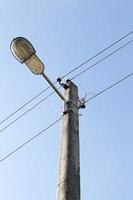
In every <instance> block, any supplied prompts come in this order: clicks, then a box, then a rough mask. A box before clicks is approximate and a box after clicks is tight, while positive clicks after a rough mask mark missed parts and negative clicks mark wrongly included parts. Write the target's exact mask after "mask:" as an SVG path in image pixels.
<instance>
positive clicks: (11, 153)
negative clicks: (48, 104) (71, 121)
mask: <svg viewBox="0 0 133 200" xmlns="http://www.w3.org/2000/svg"><path fill="white" fill-rule="evenodd" d="M131 76H133V72H132V73H130V74H128V75H127V76H125V77H123V78H121V79H120V80H118V81H117V82H115V83H113V84H112V85H110V86H108V87H106V88H105V89H104V90H102V91H100V92H99V93H97V94H96V95H94V96H92V97H91V98H89V99H87V100H86V101H85V103H87V102H89V101H92V100H93V99H94V98H96V97H97V96H99V95H101V94H102V93H104V92H105V91H107V90H109V89H111V88H113V87H115V86H116V85H118V84H119V83H121V82H123V81H124V80H126V79H128V78H129V77H131ZM61 119H62V117H60V118H58V119H57V120H56V121H54V122H53V123H52V124H50V125H49V126H47V127H46V128H45V129H43V130H42V131H40V132H39V133H37V134H36V135H34V136H33V137H32V138H31V139H29V140H27V141H26V142H25V143H23V144H22V145H20V146H19V147H17V148H16V149H15V150H13V151H11V152H10V153H9V154H7V155H6V156H4V157H3V158H2V159H0V163H1V162H3V161H4V160H6V159H7V158H9V157H10V156H12V155H13V154H15V153H16V152H17V151H18V150H20V149H21V148H22V147H24V146H25V145H27V144H28V143H30V142H31V141H32V140H34V139H35V138H37V137H38V136H40V135H41V134H42V133H44V132H45V131H46V130H48V129H49V128H51V127H52V126H54V125H55V124H56V123H58V122H59V121H60V120H61Z"/></svg>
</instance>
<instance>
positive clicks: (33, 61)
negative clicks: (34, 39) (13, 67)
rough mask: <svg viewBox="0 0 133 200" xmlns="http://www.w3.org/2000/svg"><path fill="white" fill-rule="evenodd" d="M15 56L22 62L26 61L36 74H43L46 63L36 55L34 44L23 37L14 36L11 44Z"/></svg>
mask: <svg viewBox="0 0 133 200" xmlns="http://www.w3.org/2000/svg"><path fill="white" fill-rule="evenodd" d="M10 49H11V52H12V54H13V56H14V57H15V58H16V59H17V60H18V61H19V62H20V63H25V64H26V65H27V66H28V68H29V69H30V70H31V71H32V72H33V73H34V74H36V75H39V74H42V73H43V71H44V64H43V63H42V62H41V60H40V59H39V58H38V57H37V55H36V50H35V49H34V47H33V45H32V44H31V43H30V42H29V41H28V40H27V39H26V38H23V37H17V38H14V39H13V41H12V42H11V45H10Z"/></svg>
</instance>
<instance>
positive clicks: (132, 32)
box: [62, 31, 133, 79]
mask: <svg viewBox="0 0 133 200" xmlns="http://www.w3.org/2000/svg"><path fill="white" fill-rule="evenodd" d="M131 34H133V31H131V32H129V33H128V34H126V35H124V36H123V37H121V38H120V39H119V40H117V41H115V42H114V43H112V44H111V45H109V46H108V47H106V48H105V49H103V50H102V51H100V52H99V53H97V54H95V55H94V56H92V57H91V58H89V59H88V60H86V61H85V62H83V63H81V64H80V65H79V66H77V67H75V68H74V69H72V70H71V71H69V72H68V73H66V74H65V75H64V76H62V79H63V78H65V77H66V76H68V75H69V74H71V73H72V72H74V71H75V70H77V69H79V68H80V67H82V66H83V65H85V64H87V63H88V62H90V61H91V60H93V59H94V58H96V57H97V56H99V55H101V54H102V53H104V52H105V51H107V50H108V49H110V48H111V47H113V46H114V45H116V44H117V43H119V42H120V41H122V40H123V39H125V38H126V37H128V36H129V35H131Z"/></svg>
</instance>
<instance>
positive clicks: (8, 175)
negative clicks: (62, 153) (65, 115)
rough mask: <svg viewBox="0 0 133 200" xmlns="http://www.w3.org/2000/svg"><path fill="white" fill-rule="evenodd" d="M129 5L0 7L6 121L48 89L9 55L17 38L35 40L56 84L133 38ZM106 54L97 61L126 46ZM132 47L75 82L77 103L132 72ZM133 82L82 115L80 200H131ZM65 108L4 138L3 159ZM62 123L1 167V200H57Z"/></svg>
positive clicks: (46, 112)
mask: <svg viewBox="0 0 133 200" xmlns="http://www.w3.org/2000/svg"><path fill="white" fill-rule="evenodd" d="M132 7H133V2H132V1H131V0H126V1H125V0H122V1H120V0H118V1H115V0H112V1H105V0H101V1H98V0H93V1H92V0H90V1H89V0H83V1H81V0H73V1H70V0H62V1H61V0H57V1H51V0H49V1H48V0H38V1H36V0H35V1H32V0H29V1H26V0H23V2H21V1H17V0H12V1H7V0H5V1H3V0H1V4H0V24H1V32H0V55H1V56H0V66H1V68H0V69H1V73H0V88H1V98H0V110H1V112H0V113H1V115H0V121H1V120H2V119H4V118H5V117H6V116H8V115H9V114H11V113H12V112H14V111H15V110H16V109H18V108H19V107H20V106H21V105H23V104H24V103H26V102H27V101H28V100H29V99H31V98H32V97H34V96H35V95H36V94H37V93H39V92H40V91H42V90H43V89H45V88H46V87H47V86H48V85H47V83H46V82H45V81H44V80H43V78H42V77H41V76H35V75H33V74H32V73H31V72H30V71H29V70H28V69H27V68H26V66H25V65H21V64H20V63H18V62H17V61H16V60H15V59H14V58H13V56H12V55H11V53H10V48H9V47H10V42H11V40H12V39H13V38H14V37H17V36H23V37H26V38H27V39H29V40H30V41H31V42H32V44H33V45H34V47H35V48H36V51H37V55H38V56H39V57H40V59H41V60H42V61H43V62H44V63H45V72H46V73H47V75H48V76H49V77H50V78H51V80H52V81H55V80H56V78H57V77H58V76H61V75H63V74H64V73H66V72H68V71H69V70H71V69H73V68H74V67H76V66H78V65H79V64H81V63H82V62H83V61H85V60H87V59H88V58H90V57H91V56H93V55H94V54H96V53H97V52H99V51H100V50H102V49H103V48H105V47H106V46H108V45H110V44H111V43H112V42H114V41H115V40H117V39H119V38H120V37H122V36H123V35H125V34H126V33H128V32H130V31H132V29H133V22H132ZM132 38H133V36H129V37H128V38H126V39H125V40H124V41H122V42H121V43H120V44H118V45H116V47H113V48H112V49H111V50H108V51H107V52H106V53H104V54H103V55H102V56H99V57H98V58H96V59H95V60H93V61H91V62H90V63H88V64H86V65H84V66H83V67H82V68H81V70H79V71H77V72H74V73H73V74H71V75H70V76H68V77H67V78H72V77H73V76H74V75H76V73H79V72H80V71H82V70H83V69H85V68H86V67H88V66H90V65H91V64H93V63H95V62H96V61H98V59H100V58H102V57H103V56H105V55H106V54H107V53H110V52H111V51H112V50H115V49H116V48H118V47H119V46H120V45H123V44H124V43H126V42H127V41H129V40H130V39H132ZM132 50H133V44H130V45H129V46H127V47H126V48H124V49H123V50H121V51H119V52H118V53H116V54H115V55H113V56H112V57H110V58H109V59H107V60H106V61H104V62H102V63H101V64H99V65H97V66H96V67H95V68H93V69H92V70H90V71H88V72H86V73H85V74H83V75H82V76H80V77H78V78H77V79H75V80H74V83H75V84H76V85H77V86H78V87H79V96H80V97H83V96H84V95H85V94H86V93H89V94H88V96H87V97H88V98H89V97H91V95H92V94H96V93H97V92H99V91H100V90H102V89H104V88H105V87H107V86H108V85H110V84H112V83H113V82H115V81H117V80H119V79H120V78H121V77H123V76H125V75H127V74H129V73H131V72H132V62H133V61H132ZM132 83H133V79H132V78H129V79H128V80H126V81H124V82H123V83H121V84H120V85H118V86H117V87H115V88H113V89H111V90H110V91H108V92H106V93H104V94H102V95H100V96H99V97H97V98H95V99H94V100H93V101H90V102H89V103H88V104H87V107H86V109H85V110H80V113H81V114H82V116H81V117H80V157H81V158H80V161H81V199H83V200H88V199H91V200H106V199H108V200H125V199H133V193H132V180H133V172H132V168H133V158H132V155H133V145H132V141H133V136H132V132H133V126H132V113H133V107H132V101H133V87H132ZM50 92H51V90H49V91H47V92H46V93H44V94H43V95H41V96H40V97H38V98H37V99H36V100H34V102H32V103H31V104H29V105H27V106H26V107H25V108H24V109H23V110H21V111H20V112H19V113H17V114H16V115H15V116H13V117H12V118H10V119H9V120H8V121H6V122H5V123H3V124H1V125H0V129H2V128H3V127H4V126H6V125H7V124H8V123H10V122H11V121H12V120H14V119H15V118H16V117H18V116H19V115H20V114H22V113H23V112H25V111H26V110H27V109H29V108H30V107H32V106H33V105H34V104H35V103H37V102H39V101H40V100H42V99H43V98H44V97H45V96H46V95H48V94H49V93H50ZM61 107H62V104H61V101H60V99H59V98H58V97H57V96H56V95H53V96H51V97H50V98H49V99H47V100H46V101H45V102H43V103H42V104H40V105H39V106H38V107H36V108H35V109H34V110H32V111H31V112H29V113H28V114H27V115H25V116H24V117H23V118H21V119H20V120H18V121H17V122H16V123H14V124H13V125H11V126H10V127H8V128H7V129H5V130H4V131H3V132H1V135H0V159H1V158H3V157H4V156H5V155H6V154H8V153H10V152H11V151H12V150H14V149H15V148H17V147H18V146H19V145H21V144H23V143H24V142H25V141H26V140H28V139H30V138H31V137H32V136H33V135H34V134H36V133H38V132H39V131H41V130H42V129H43V128H45V127H46V126H47V125H49V124H50V123H52V122H53V121H55V120H56V119H57V118H59V117H60V115H61ZM59 144H60V123H58V124H57V125H55V126H54V127H52V128H51V129H49V130H48V131H47V132H46V133H44V134H42V135H41V136H40V137H38V138H37V139H36V140H34V141H33V142H31V143H30V144H29V145H27V146H25V147H24V148H22V149H21V150H20V151H18V152H17V153H16V154H14V155H12V156H10V157H9V158H8V159H7V160H5V161H4V162H1V163H0V177H1V179H0V188H1V192H0V199H3V200H18V199H19V200H22V199H25V200H36V199H39V200H43V199H47V200H53V199H56V185H57V176H58V162H59Z"/></svg>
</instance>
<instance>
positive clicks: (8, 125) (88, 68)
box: [0, 40, 133, 134]
mask: <svg viewBox="0 0 133 200" xmlns="http://www.w3.org/2000/svg"><path fill="white" fill-rule="evenodd" d="M132 42H133V40H130V41H128V42H127V43H126V44H124V45H122V46H121V47H119V48H117V49H116V50H114V51H113V52H112V53H110V54H108V55H107V56H104V57H103V58H102V59H100V60H99V61H97V62H96V63H94V64H92V65H91V66H89V67H87V68H86V69H85V70H83V71H81V72H80V73H79V74H77V75H75V76H74V77H72V78H71V79H70V80H73V79H75V78H77V77H78V76H80V75H81V74H83V73H85V72H86V71H88V70H90V69H91V68H93V67H95V66H96V65H98V64H99V63H101V62H103V61H104V60H106V59H107V58H109V57H110V56H112V55H113V54H115V53H116V52H118V51H119V50H121V49H123V48H125V47H126V46H127V45H129V44H130V43H132ZM60 88H61V87H59V88H58V89H60ZM54 93H55V92H52V93H50V94H49V95H47V96H46V97H45V98H43V99H42V100H41V101H39V102H38V103H37V104H35V105H34V106H33V107H31V108H30V109H28V110H27V111H26V112H24V113H23V114H21V115H20V116H19V117H17V118H16V119H15V120H13V121H12V122H10V123H9V124H7V125H6V126H5V127H3V128H2V129H0V134H2V132H3V131H4V130H5V129H7V128H8V127H10V126H11V125H12V124H14V123H15V122H16V121H17V120H19V119H20V118H22V117H23V116H25V115H26V114H27V113H29V112H30V111H31V110H33V109H34V108H35V107H37V106H38V105H40V104H41V103H42V102H44V101H45V100H46V99H47V98H49V97H50V96H51V95H53V94H54Z"/></svg>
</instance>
